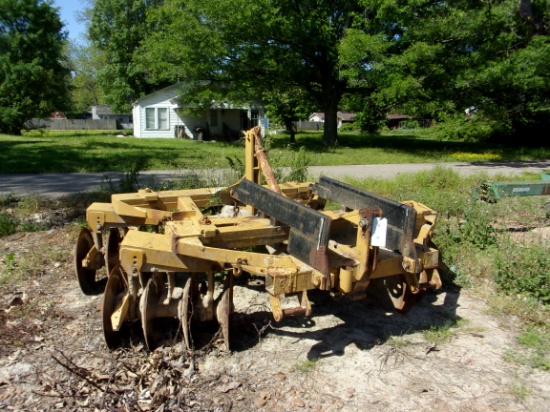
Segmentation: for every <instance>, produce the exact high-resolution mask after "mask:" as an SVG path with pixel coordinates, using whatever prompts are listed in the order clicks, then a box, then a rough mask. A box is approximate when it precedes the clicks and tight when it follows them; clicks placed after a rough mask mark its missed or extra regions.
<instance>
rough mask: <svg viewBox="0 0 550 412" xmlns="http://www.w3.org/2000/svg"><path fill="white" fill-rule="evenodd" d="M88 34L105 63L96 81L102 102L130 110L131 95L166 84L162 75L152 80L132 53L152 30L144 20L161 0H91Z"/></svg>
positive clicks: (143, 92) (86, 14) (140, 93)
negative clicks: (101, 90)
mask: <svg viewBox="0 0 550 412" xmlns="http://www.w3.org/2000/svg"><path fill="white" fill-rule="evenodd" d="M91 3H92V7H91V10H89V11H88V12H87V13H85V16H86V17H89V18H90V21H89V25H88V37H89V39H90V40H91V41H92V43H93V46H94V47H96V48H97V49H98V50H100V51H101V52H102V53H103V55H104V59H105V62H104V63H105V64H104V65H103V66H102V67H101V69H100V70H99V72H98V73H97V74H98V82H99V85H100V86H101V88H102V89H103V91H104V93H105V103H107V104H110V105H112V106H113V109H114V110H115V111H117V112H123V111H129V110H130V107H131V99H136V98H139V97H141V96H143V95H145V94H148V93H151V92H152V91H154V90H156V89H157V88H159V87H163V86H166V85H168V83H167V82H166V81H165V80H164V79H160V80H159V81H154V80H152V79H151V78H150V75H149V71H148V69H147V67H144V66H143V65H142V64H141V62H140V61H138V59H135V58H134V53H135V51H136V50H137V49H138V47H139V45H140V44H141V42H142V41H144V40H145V39H146V38H147V37H148V36H149V35H150V33H151V30H152V28H151V27H150V26H149V25H148V23H147V12H148V10H151V9H154V8H155V7H157V6H159V5H160V4H162V3H163V1H162V0H91Z"/></svg>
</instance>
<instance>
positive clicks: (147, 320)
mask: <svg viewBox="0 0 550 412" xmlns="http://www.w3.org/2000/svg"><path fill="white" fill-rule="evenodd" d="M154 289H155V286H154V284H153V279H149V281H148V282H147V286H146V287H145V290H144V291H143V294H142V295H141V298H140V300H139V311H140V313H141V327H142V329H143V336H144V337H145V344H146V345H147V348H148V349H149V350H151V349H152V348H153V347H154V346H153V344H154V342H153V322H152V321H151V319H152V316H150V315H149V313H148V310H149V309H150V308H151V307H152V305H154V304H155V303H156V299H155V296H154Z"/></svg>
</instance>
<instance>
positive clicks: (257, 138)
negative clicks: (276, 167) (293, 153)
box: [252, 126, 283, 194]
mask: <svg viewBox="0 0 550 412" xmlns="http://www.w3.org/2000/svg"><path fill="white" fill-rule="evenodd" d="M252 132H253V133H254V149H255V151H254V156H256V158H257V159H258V162H259V163H260V169H262V173H263V174H264V177H265V181H266V182H267V185H268V187H269V189H270V190H272V191H273V192H275V193H279V194H282V193H283V192H282V191H281V188H280V187H279V184H278V183H277V179H276V178H275V174H274V173H273V169H271V165H270V164H269V160H268V159H267V154H266V152H265V149H264V147H263V146H262V133H261V132H262V129H261V128H260V126H256V127H254V128H253V129H252Z"/></svg>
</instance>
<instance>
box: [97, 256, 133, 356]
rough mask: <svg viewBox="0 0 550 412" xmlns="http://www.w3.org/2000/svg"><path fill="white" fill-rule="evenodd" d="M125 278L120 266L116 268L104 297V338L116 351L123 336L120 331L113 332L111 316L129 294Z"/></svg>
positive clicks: (108, 345) (106, 287) (102, 310)
mask: <svg viewBox="0 0 550 412" xmlns="http://www.w3.org/2000/svg"><path fill="white" fill-rule="evenodd" d="M124 276H125V275H124V274H123V272H122V270H121V268H120V266H116V267H114V268H113V270H112V271H111V273H110V275H109V278H108V280H107V285H106V286H105V293H104V295H103V307H102V309H101V319H102V322H103V336H104V338H105V343H106V344H107V347H108V348H109V349H115V348H117V347H118V346H119V345H120V340H121V334H120V331H115V330H113V325H112V322H111V315H112V314H113V312H114V311H115V309H116V307H117V304H118V303H119V302H121V301H122V299H123V298H124V296H125V295H126V293H127V286H126V282H125V279H124Z"/></svg>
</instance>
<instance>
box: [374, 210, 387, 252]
mask: <svg viewBox="0 0 550 412" xmlns="http://www.w3.org/2000/svg"><path fill="white" fill-rule="evenodd" d="M387 232H388V219H386V218H385V217H382V218H380V217H375V218H374V219H372V234H371V237H370V245H371V246H380V247H386V235H387Z"/></svg>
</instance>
